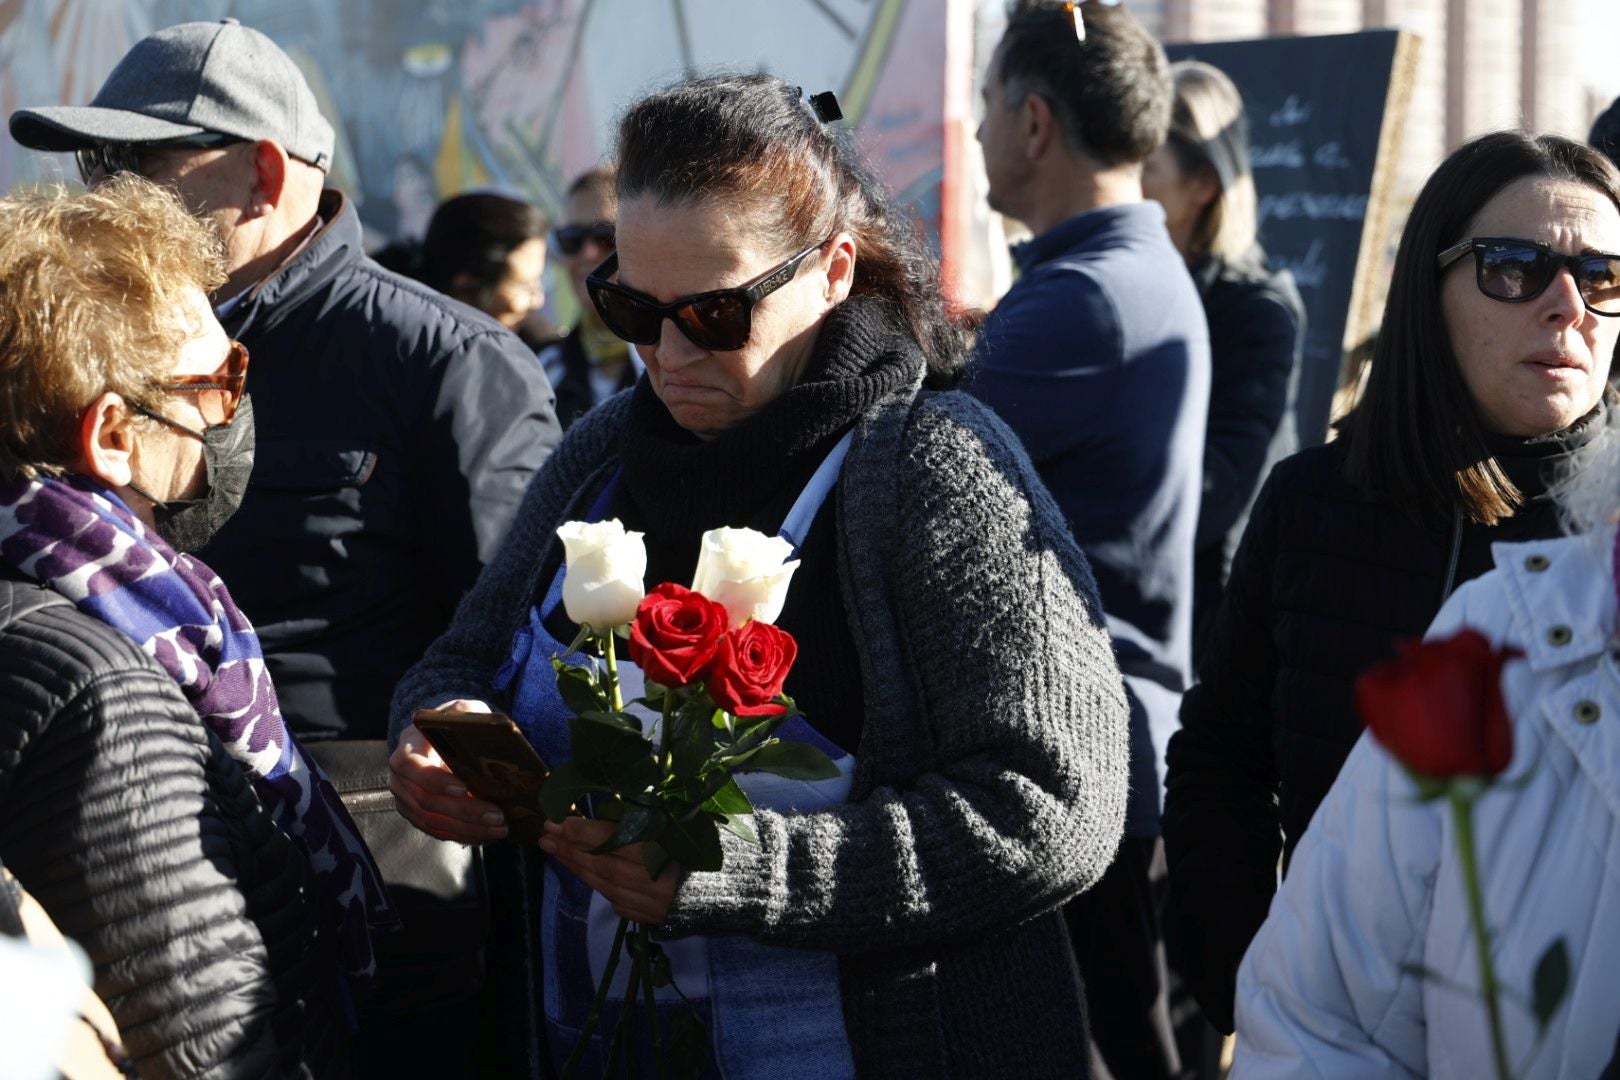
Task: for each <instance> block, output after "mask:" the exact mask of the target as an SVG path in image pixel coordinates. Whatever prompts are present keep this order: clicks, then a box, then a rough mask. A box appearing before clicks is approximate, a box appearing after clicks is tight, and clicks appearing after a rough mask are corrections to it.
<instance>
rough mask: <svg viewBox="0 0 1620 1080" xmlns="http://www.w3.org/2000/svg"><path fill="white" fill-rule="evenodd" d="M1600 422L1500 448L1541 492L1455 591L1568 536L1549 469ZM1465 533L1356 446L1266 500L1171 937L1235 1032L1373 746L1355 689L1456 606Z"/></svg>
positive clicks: (1176, 770)
mask: <svg viewBox="0 0 1620 1080" xmlns="http://www.w3.org/2000/svg"><path fill="white" fill-rule="evenodd" d="M1601 427H1602V410H1601V409H1600V410H1598V411H1596V412H1594V413H1593V414H1592V415H1591V416H1590V417H1588V418H1586V419H1585V420H1583V421H1582V422H1581V423H1579V424H1578V425H1577V426H1576V427H1575V428H1573V429H1571V430H1570V431H1569V432H1566V433H1564V434H1563V435H1561V436H1552V437H1547V438H1545V439H1538V440H1506V439H1493V440H1492V442H1493V445H1492V449H1493V450H1494V451H1495V452H1496V455H1497V461H1498V462H1499V463H1500V464H1501V465H1502V467H1503V469H1504V471H1505V472H1506V473H1507V474H1508V476H1509V478H1510V479H1512V480H1513V481H1514V482H1515V484H1517V485H1518V487H1519V489H1520V490H1521V491H1522V492H1524V493H1525V494H1526V495H1527V496H1533V497H1532V498H1531V500H1530V502H1529V504H1528V505H1527V506H1525V507H1524V508H1523V509H1521V510H1520V511H1519V513H1518V514H1516V515H1515V516H1514V517H1512V518H1510V519H1508V520H1507V521H1504V522H1502V523H1500V524H1498V525H1496V526H1494V527H1484V526H1478V525H1472V524H1465V525H1463V527H1462V531H1461V545H1460V547H1459V549H1458V557H1457V564H1456V571H1455V574H1454V575H1453V581H1452V586H1453V587H1455V586H1456V585H1460V584H1462V583H1463V582H1465V581H1468V580H1470V579H1471V578H1475V577H1478V576H1479V575H1480V574H1482V573H1484V572H1485V571H1486V570H1488V569H1490V568H1491V565H1492V560H1491V551H1490V546H1491V544H1493V543H1496V542H1499V541H1516V540H1529V539H1534V538H1537V537H1546V536H1556V535H1559V533H1560V532H1561V530H1560V528H1559V523H1558V515H1557V512H1556V508H1555V507H1554V506H1553V505H1552V503H1551V502H1550V500H1548V499H1547V498H1546V497H1545V490H1546V484H1545V480H1544V477H1543V473H1544V471H1545V469H1546V467H1547V466H1548V465H1549V464H1550V463H1551V462H1552V461H1553V460H1554V459H1556V458H1558V457H1560V456H1562V455H1564V454H1567V453H1568V452H1569V451H1570V450H1571V449H1572V448H1573V447H1574V446H1577V445H1583V444H1584V443H1585V442H1586V441H1588V440H1589V439H1590V438H1591V437H1592V435H1594V434H1596V433H1597V431H1598V430H1599V429H1600V428H1601ZM1455 525H1456V521H1455V520H1453V521H1451V522H1447V521H1443V520H1435V521H1432V522H1428V523H1420V522H1418V521H1416V520H1414V519H1413V518H1411V517H1409V516H1408V515H1407V514H1406V513H1404V512H1403V511H1401V510H1398V509H1396V508H1395V507H1393V506H1391V505H1389V504H1387V503H1384V502H1381V501H1375V500H1372V499H1369V498H1366V497H1365V496H1363V495H1361V494H1359V493H1358V492H1356V491H1355V490H1353V489H1352V488H1351V487H1350V485H1349V482H1348V481H1347V480H1346V479H1345V476H1344V467H1343V454H1342V446H1341V445H1340V444H1334V443H1330V444H1328V445H1326V446H1320V447H1314V448H1312V449H1309V450H1304V451H1301V452H1300V453H1298V454H1295V455H1294V456H1293V457H1291V458H1288V459H1287V460H1285V461H1283V462H1282V463H1281V464H1279V465H1278V466H1277V467H1276V469H1275V470H1273V472H1272V474H1271V477H1270V478H1269V479H1268V480H1267V481H1266V484H1265V487H1264V488H1262V489H1261V492H1260V497H1259V500H1258V501H1257V502H1256V504H1255V508H1254V513H1253V516H1252V517H1251V519H1250V521H1249V527H1248V530H1247V531H1246V532H1245V533H1244V536H1243V544H1242V546H1241V547H1240V548H1239V550H1238V555H1237V559H1236V561H1235V562H1234V564H1233V567H1232V577H1231V580H1230V581H1229V582H1228V584H1227V589H1226V595H1225V597H1224V598H1223V601H1222V604H1221V608H1220V612H1219V615H1218V616H1217V618H1216V621H1215V626H1214V632H1213V634H1212V636H1211V638H1210V641H1209V642H1208V651H1207V652H1206V654H1205V656H1204V659H1203V661H1202V663H1201V664H1200V667H1199V682H1198V684H1197V685H1196V686H1194V687H1193V689H1191V690H1190V691H1188V692H1187V695H1186V697H1185V699H1184V700H1183V702H1182V707H1181V725H1182V727H1181V730H1180V731H1179V732H1177V733H1176V734H1175V736H1174V737H1173V738H1172V739H1171V740H1170V749H1169V754H1168V760H1167V763H1168V766H1169V777H1168V780H1167V790H1166V796H1165V807H1164V820H1163V827H1164V842H1165V854H1166V857H1167V858H1168V860H1169V868H1170V897H1169V908H1168V910H1167V912H1166V933H1167V935H1168V936H1169V938H1170V942H1171V949H1172V952H1173V954H1174V956H1175V958H1176V961H1177V965H1178V967H1179V969H1180V970H1181V971H1182V973H1183V974H1184V975H1185V976H1186V977H1187V978H1188V979H1189V981H1191V983H1192V984H1193V988H1194V990H1195V992H1196V993H1197V995H1198V999H1199V1002H1200V1004H1202V1005H1203V1007H1204V1011H1205V1013H1206V1014H1207V1015H1208V1016H1209V1018H1210V1021H1211V1022H1212V1023H1214V1024H1215V1025H1216V1026H1217V1027H1219V1028H1221V1029H1222V1030H1224V1031H1231V1030H1232V996H1233V991H1234V986H1235V982H1236V977H1237V966H1238V962H1239V961H1240V960H1241V959H1242V957H1243V952H1244V950H1245V949H1247V948H1248V944H1249V941H1250V940H1251V939H1252V938H1253V937H1254V933H1255V931H1256V930H1257V929H1258V928H1259V926H1260V923H1261V922H1262V921H1264V919H1265V916H1266V911H1267V908H1268V906H1269V905H1270V902H1271V896H1272V893H1274V892H1275V891H1276V881H1277V864H1278V857H1279V855H1282V856H1283V857H1284V858H1285V859H1286V856H1287V855H1288V854H1292V852H1293V850H1294V845H1295V844H1297V843H1298V842H1299V838H1300V834H1301V833H1302V832H1304V830H1305V827H1306V825H1308V824H1309V822H1310V820H1311V816H1312V815H1313V814H1314V813H1315V812H1316V807H1317V804H1319V803H1320V802H1321V801H1322V798H1323V797H1324V796H1325V795H1326V794H1327V791H1328V788H1330V787H1331V786H1332V785H1333V780H1334V778H1335V777H1336V776H1337V775H1338V772H1339V767H1340V766H1341V765H1342V764H1343V763H1344V759H1345V758H1346V757H1347V756H1348V755H1349V753H1350V750H1351V748H1352V747H1353V746H1354V745H1355V742H1356V739H1357V738H1359V737H1360V735H1361V730H1362V723H1361V720H1360V718H1359V717H1358V715H1357V713H1356V709H1355V700H1354V689H1353V687H1354V682H1355V678H1356V676H1357V675H1359V674H1360V673H1361V672H1363V671H1365V670H1366V669H1367V668H1368V667H1370V666H1372V665H1373V664H1375V663H1377V662H1378V661H1380V660H1383V659H1385V658H1386V657H1388V656H1390V655H1391V654H1392V653H1393V651H1394V647H1395V643H1396V641H1397V640H1400V639H1404V638H1415V637H1421V636H1422V634H1423V632H1424V630H1426V629H1427V628H1428V625H1429V623H1430V622H1431V621H1432V620H1433V618H1434V616H1435V613H1436V612H1438V611H1439V610H1440V605H1441V602H1442V600H1443V594H1444V593H1445V592H1446V591H1447V590H1446V579H1447V569H1448V566H1449V564H1450V559H1451V551H1452V541H1453V537H1454V529H1455Z"/></svg>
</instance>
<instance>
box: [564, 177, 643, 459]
mask: <svg viewBox="0 0 1620 1080" xmlns="http://www.w3.org/2000/svg"><path fill="white" fill-rule="evenodd" d="M613 185H614V172H613V168H612V167H611V166H606V165H604V166H598V167H597V168H594V169H591V170H589V171H587V172H584V173H581V174H580V175H579V176H578V177H576V178H575V179H574V182H573V183H572V184H569V185H568V205H567V216H566V218H565V219H564V221H563V223H562V224H561V225H559V226H557V227H556V228H555V229H553V230H551V242H552V245H553V246H554V247H555V248H556V249H557V254H558V255H559V256H560V257H561V258H562V263H563V265H564V266H565V267H566V268H567V270H568V284H569V285H570V286H572V287H573V290H574V297H575V299H577V300H578V301H579V309H580V316H579V322H577V323H575V324H574V328H573V330H571V331H570V332H569V334H568V336H567V337H565V338H563V339H562V340H561V341H559V342H556V343H555V344H553V345H550V346H547V347H546V348H544V349H541V350H540V362H541V363H542V364H543V365H545V369H546V377H547V378H548V379H550V380H551V385H552V386H553V387H555V388H556V390H557V419H559V420H560V421H562V425H563V427H564V428H565V429H566V428H568V427H569V426H570V425H572V424H573V422H574V421H575V420H578V419H579V418H580V417H581V416H584V415H585V414H586V413H587V412H588V411H590V409H591V408H593V407H594V406H596V405H600V404H601V403H602V402H604V401H606V400H607V399H608V398H610V397H612V396H613V395H614V394H616V393H618V392H619V391H620V390H623V389H625V388H626V387H629V386H631V385H633V384H634V383H635V381H636V379H637V378H638V377H640V375H641V370H642V367H641V358H640V357H638V356H637V355H636V354H635V350H633V349H631V348H630V346H629V345H628V344H627V343H626V342H625V340H624V339H623V338H621V337H619V336H618V335H617V334H615V333H614V332H613V331H611V330H609V329H608V328H607V327H606V326H605V325H603V323H602V319H601V317H600V316H598V315H597V314H596V308H595V307H594V306H593V305H592V304H591V297H590V292H589V291H588V290H587V288H586V285H585V279H586V277H587V276H589V275H590V272H591V271H592V270H595V269H596V268H597V267H598V266H600V265H602V263H603V262H604V261H606V259H607V257H608V256H609V255H612V254H613V251H614V237H615V231H614V222H615V220H616V219H617V218H618V210H619V200H618V195H617V194H616V193H615V191H614V186H613Z"/></svg>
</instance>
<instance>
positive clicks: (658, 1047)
mask: <svg viewBox="0 0 1620 1080" xmlns="http://www.w3.org/2000/svg"><path fill="white" fill-rule="evenodd" d="M652 947H653V945H652V927H650V926H643V927H642V928H641V955H640V957H638V958H637V960H636V963H637V964H638V965H642V966H643V967H644V968H645V966H646V965H649V964H651V963H652V960H651V959H650V957H651V955H652ZM641 994H642V999H643V1000H644V1001H645V1002H646V1004H647V1028H648V1030H649V1032H651V1034H652V1051H653V1063H654V1064H655V1065H657V1067H658V1080H667V1078H668V1076H669V1071H668V1069H667V1068H666V1066H665V1064H664V1042H663V1039H662V1038H660V1037H659V1034H658V997H657V994H656V993H655V992H654V990H653V981H652V973H651V972H650V971H647V970H643V971H642V974H641Z"/></svg>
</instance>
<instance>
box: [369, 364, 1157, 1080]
mask: <svg viewBox="0 0 1620 1080" xmlns="http://www.w3.org/2000/svg"><path fill="white" fill-rule="evenodd" d="M629 393H630V392H626V393H623V394H620V395H619V396H618V397H616V398H614V399H612V400H610V401H608V402H605V403H604V404H603V405H601V406H600V407H598V408H597V409H595V410H594V411H592V412H591V413H589V414H588V415H587V416H585V417H584V418H583V419H581V420H580V421H579V422H578V423H577V424H576V425H575V426H574V427H573V428H572V429H571V430H570V431H569V433H568V436H567V438H566V439H565V440H564V441H563V443H562V445H561V446H560V447H559V448H558V449H557V451H556V452H555V454H554V455H553V456H552V458H551V460H549V461H548V462H547V463H546V465H545V467H544V469H542V470H541V471H540V472H539V473H538V474H537V475H536V476H535V479H534V481H533V482H532V483H531V484H530V485H529V490H528V493H527V495H526V496H525V498H524V501H523V505H522V508H521V509H520V510H519V512H518V517H517V520H516V521H515V522H514V524H513V527H512V531H511V533H510V534H509V535H508V537H507V538H506V540H505V542H504V544H503V545H502V547H501V549H500V551H499V553H498V554H497V556H496V558H495V560H494V562H492V563H491V564H490V566H489V567H488V568H487V569H486V570H485V571H484V573H483V575H482V576H481V577H480V578H479V580H478V583H477V585H476V586H475V587H474V588H473V590H472V591H471V592H470V593H469V594H468V595H467V598H466V599H465V600H464V601H463V602H462V604H461V607H460V609H459V610H458V611H457V612H456V616H455V619H454V621H453V623H452V625H451V627H450V629H449V630H448V631H447V632H446V633H445V635H444V636H443V637H441V638H440V639H439V640H438V641H437V642H435V643H434V645H433V646H432V648H431V649H429V650H428V654H427V656H426V657H424V658H423V660H422V661H421V663H419V664H417V665H416V667H414V668H413V669H411V671H410V672H409V673H408V674H407V675H406V676H405V678H404V680H403V681H402V682H401V683H400V685H399V688H398V690H397V691H396V693H395V695H394V706H393V717H392V724H391V729H392V731H393V732H394V735H395V737H396V738H397V736H398V733H399V731H400V729H402V728H403V727H404V726H405V725H406V724H407V723H408V721H409V717H410V714H411V710H412V709H415V708H421V707H427V706H433V705H438V704H440V703H442V702H444V701H446V700H449V699H451V698H473V699H479V700H487V701H492V702H493V700H494V699H495V696H496V695H495V694H494V692H493V691H492V690H491V689H490V685H489V683H490V678H491V676H492V675H493V674H494V672H495V671H496V669H497V668H499V667H500V665H501V663H502V662H503V661H504V660H505V659H506V658H507V656H508V654H509V652H510V646H511V641H512V635H513V634H514V632H516V630H517V629H518V628H519V627H520V626H522V625H523V624H524V622H525V620H526V618H527V615H528V611H529V608H530V606H531V605H532V604H533V603H534V601H535V598H536V596H538V595H539V594H540V591H541V589H542V585H543V583H542V582H541V581H540V580H539V575H540V573H541V567H542V566H545V565H547V564H548V562H549V557H550V556H551V555H552V551H553V547H554V545H555V544H556V543H557V541H556V539H555V536H554V533H555V530H556V528H557V526H558V525H559V524H561V523H562V522H564V521H566V520H569V519H570V518H573V517H577V516H579V515H581V514H582V513H583V512H584V511H585V509H586V507H585V506H583V505H581V502H582V498H583V497H584V496H583V494H582V493H592V494H594V493H595V492H596V491H597V490H598V489H599V487H600V483H601V479H602V478H603V477H605V475H606V471H607V470H610V469H612V468H613V467H614V465H615V461H614V453H615V447H616V446H617V445H618V434H619V432H620V429H621V427H622V425H623V424H624V423H625V422H626V418H627V417H628V415H629V408H628V406H629V403H630V396H629ZM837 498H838V510H839V518H838V520H839V526H840V527H839V532H838V568H839V579H840V580H841V581H842V583H843V590H844V604H845V607H846V609H847V610H848V611H849V612H850V623H851V625H850V631H851V633H852V635H853V637H854V641H855V646H856V652H857V654H858V655H859V656H860V657H861V659H862V668H861V671H860V672H859V677H860V678H861V679H863V680H864V682H863V688H864V693H865V700H866V703H867V716H866V718H865V726H864V733H863V735H862V738H861V741H860V745H859V747H858V748H857V750H856V755H857V762H858V764H857V767H856V771H855V777H854V789H853V791H852V792H851V795H850V802H849V804H848V805H847V806H843V807H840V808H838V809H836V810H831V811H824V812H819V813H813V814H790V815H781V814H775V813H771V812H767V811H763V810H762V811H760V812H759V813H758V814H757V815H756V820H755V830H756V831H757V832H758V834H759V839H760V843H759V846H757V847H755V846H752V845H749V844H747V843H745V842H742V841H739V840H737V839H736V838H735V837H734V836H732V835H731V834H730V833H722V839H723V840H724V841H725V867H724V869H722V870H720V871H719V872H717V873H712V874H692V875H690V876H688V877H687V878H686V880H685V881H684V882H683V883H682V885H681V887H680V891H679V892H678V893H677V895H676V897H675V904H674V906H673V908H671V910H670V913H669V919H668V925H669V927H670V928H671V929H673V930H675V931H678V932H687V933H702V934H749V935H752V936H753V937H755V938H757V939H758V940H760V941H764V942H769V943H772V944H778V945H790V946H795V947H799V948H808V949H827V950H830V951H832V952H835V953H837V954H838V955H839V972H840V977H841V982H842V988H843V995H844V1016H845V1020H846V1024H847V1027H848V1032H849V1037H850V1041H851V1044H852V1045H853V1047H854V1051H855V1059H856V1062H857V1065H858V1068H859V1070H860V1073H861V1075H863V1076H883V1077H889V1076H916V1077H929V1078H938V1077H987V1076H1007V1077H1047V1076H1050V1077H1065V1078H1067V1077H1074V1076H1083V1075H1085V1073H1086V1056H1085V1039H1084V1031H1083V1027H1082V1021H1081V1015H1082V1008H1083V1007H1082V997H1081V988H1080V980H1079V976H1078V974H1077V973H1076V969H1075V964H1074V959H1073V956H1072V954H1071V951H1070V946H1069V939H1068V935H1067V932H1066V931H1065V929H1064V925H1063V921H1062V917H1061V914H1060V912H1059V910H1058V908H1059V905H1061V904H1062V903H1063V902H1064V901H1065V900H1067V899H1069V898H1070V897H1071V896H1074V895H1075V894H1076V893H1078V892H1080V891H1081V890H1083V889H1085V888H1087V887H1088V886H1090V885H1091V884H1092V883H1093V882H1095V881H1096V880H1097V878H1098V877H1100V876H1101V875H1102V872H1103V870H1104V869H1105V868H1106V867H1107V866H1108V864H1109V862H1110V861H1111V860H1112V859H1113V856H1114V849H1115V847H1116V846H1117V845H1118V843H1119V838H1120V834H1121V829H1122V827H1123V822H1124V813H1125V794H1126V790H1125V789H1126V777H1127V771H1128V770H1127V758H1126V753H1127V751H1126V716H1127V708H1126V703H1125V693H1124V689H1123V687H1122V684H1121V681H1120V676H1119V671H1118V669H1117V668H1116V667H1115V664H1114V659H1113V654H1112V652H1111V650H1110V648H1109V642H1108V635H1107V632H1106V631H1105V630H1104V628H1103V620H1102V612H1101V609H1100V607H1099V605H1098V601H1097V591H1096V586H1095V585H1094V584H1093V582H1092V577H1091V570H1090V568H1089V566H1088V565H1087V563H1086V560H1085V557H1084V556H1083V555H1081V553H1080V550H1079V548H1078V547H1077V546H1076V545H1075V542H1074V540H1073V539H1072V538H1071V536H1070V534H1069V531H1068V528H1067V527H1066V525H1065V523H1064V521H1063V518H1062V516H1061V515H1060V514H1059V512H1058V509H1057V506H1056V505H1055V504H1054V503H1053V501H1052V499H1051V497H1050V496H1049V495H1048V494H1047V492H1046V489H1045V488H1044V487H1042V485H1041V482H1040V481H1039V480H1038V479H1037V478H1036V475H1035V471H1034V469H1033V468H1032V467H1031V465H1030V463H1029V460H1028V458H1027V457H1026V456H1025V454H1024V451H1023V450H1022V448H1021V447H1020V446H1019V444H1018V441H1017V438H1016V436H1014V435H1013V434H1012V433H1011V432H1010V431H1008V429H1007V428H1006V427H1004V426H1003V425H1002V424H1001V423H1000V422H999V421H998V420H996V419H995V418H994V417H993V416H991V414H990V413H989V412H988V411H987V410H986V409H985V408H983V407H982V406H981V405H979V404H978V403H977V402H975V401H973V400H972V399H970V398H968V397H967V396H966V395H963V394H958V393H932V392H926V391H920V390H918V389H916V388H915V387H913V388H908V389H906V390H904V391H902V392H900V393H897V394H895V395H892V396H891V397H889V398H887V399H885V400H884V401H882V402H880V403H879V404H878V405H877V406H875V407H874V408H873V409H872V410H871V411H870V412H869V413H868V414H867V415H866V416H865V417H863V419H862V420H861V421H860V422H859V423H858V424H857V425H856V429H855V439H854V443H853V445H852V447H851V449H850V452H849V456H848V457H847V459H846V460H845V462H844V466H843V472H842V474H841V477H840V480H839V484H838V489H837ZM724 524H727V522H715V525H717V526H718V525H724ZM856 675H857V673H856V672H850V677H851V678H855V677H856ZM783 1037H784V1038H785V1039H791V1038H792V1034H791V1033H788V1032H785V1033H784V1034H783Z"/></svg>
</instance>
